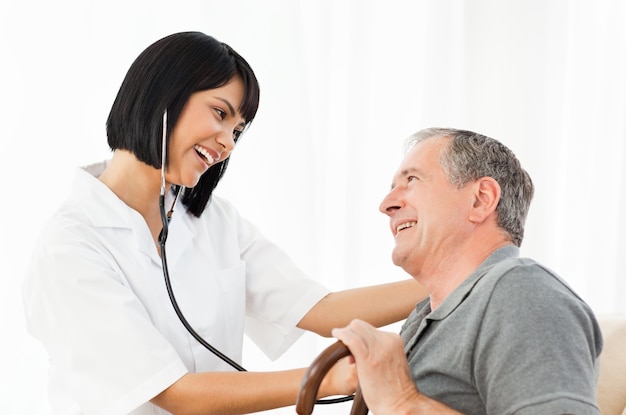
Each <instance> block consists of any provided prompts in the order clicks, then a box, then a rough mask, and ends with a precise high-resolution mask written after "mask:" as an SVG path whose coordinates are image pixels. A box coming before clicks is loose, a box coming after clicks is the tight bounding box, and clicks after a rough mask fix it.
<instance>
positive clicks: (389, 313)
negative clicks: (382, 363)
mask: <svg viewBox="0 0 626 415" xmlns="http://www.w3.org/2000/svg"><path fill="white" fill-rule="evenodd" d="M427 295H428V293H427V292H426V289H425V288H424V287H423V286H422V285H420V284H419V283H418V282H417V281H415V280H414V279H409V280H406V281H399V282H393V283H388V284H381V285H373V286H369V287H362V288H353V289H350V290H344V291H338V292H333V293H330V294H328V295H327V296H326V297H324V298H323V299H322V300H320V301H319V302H318V303H317V304H316V305H315V306H314V307H313V308H312V309H311V310H310V311H309V312H308V313H307V314H306V315H305V316H304V317H303V318H302V320H300V322H299V323H298V327H300V328H301V329H304V330H309V331H312V332H315V333H317V334H319V335H321V336H325V337H330V335H331V334H330V331H331V330H332V329H333V328H335V327H344V326H347V325H348V323H350V321H352V320H353V319H355V318H358V319H360V320H364V321H367V322H368V323H370V324H371V325H373V326H375V327H382V326H386V325H388V324H391V323H395V322H397V321H400V320H403V319H405V318H407V316H408V315H409V313H410V312H411V311H413V309H414V308H415V305H416V304H417V303H418V302H419V301H421V300H422V299H424V298H425V297H426V296H427Z"/></svg>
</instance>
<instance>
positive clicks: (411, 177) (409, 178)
mask: <svg viewBox="0 0 626 415" xmlns="http://www.w3.org/2000/svg"><path fill="white" fill-rule="evenodd" d="M413 180H417V177H415V176H409V177H407V179H406V181H407V182H412V181H413Z"/></svg>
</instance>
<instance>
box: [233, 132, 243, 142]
mask: <svg viewBox="0 0 626 415" xmlns="http://www.w3.org/2000/svg"><path fill="white" fill-rule="evenodd" d="M241 134H243V130H235V131H233V138H234V139H235V141H237V140H238V139H239V137H241Z"/></svg>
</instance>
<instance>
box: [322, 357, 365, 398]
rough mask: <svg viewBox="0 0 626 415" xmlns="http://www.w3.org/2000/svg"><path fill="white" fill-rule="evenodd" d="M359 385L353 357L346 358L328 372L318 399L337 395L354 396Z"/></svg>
mask: <svg viewBox="0 0 626 415" xmlns="http://www.w3.org/2000/svg"><path fill="white" fill-rule="evenodd" d="M357 383H358V379H357V373H356V366H355V364H354V359H353V358H352V356H348V357H344V358H343V359H340V360H338V361H337V363H336V364H335V365H334V366H333V367H332V368H331V369H330V370H329V371H328V373H327V374H326V376H324V379H323V380H322V383H321V384H320V388H319V390H318V394H317V398H318V399H319V398H323V397H326V396H335V395H352V394H353V393H354V391H355V390H356V385H357Z"/></svg>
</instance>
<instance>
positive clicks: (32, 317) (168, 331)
mask: <svg viewBox="0 0 626 415" xmlns="http://www.w3.org/2000/svg"><path fill="white" fill-rule="evenodd" d="M258 101H259V85H258V83H257V80H256V77H255V75H254V73H253V71H252V69H251V68H250V67H249V65H248V64H247V62H246V61H245V60H244V59H243V58H242V57H241V56H240V55H238V54H237V53H236V52H235V51H234V50H233V49H231V48H230V47H229V46H227V45H226V44H224V43H221V42H219V41H217V40H216V39H214V38H212V37H210V36H207V35H205V34H202V33H197V32H184V33H177V34H173V35H170V36H167V37H165V38H163V39H161V40H159V41H157V42H155V43H154V44H152V45H151V46H149V47H148V48H147V49H146V50H145V51H144V52H142V53H141V54H140V55H139V56H138V57H137V59H136V60H135V62H134V63H133V64H132V65H131V67H130V69H129V71H128V73H127V75H126V77H125V79H124V81H123V83H122V85H121V87H120V90H119V92H118V95H117V97H116V99H115V102H114V103H113V106H112V109H111V112H110V114H109V117H108V120H107V137H108V143H109V146H110V147H111V149H112V150H113V156H112V158H111V159H110V161H108V162H104V163H102V164H99V165H94V166H89V167H87V168H83V169H78V170H77V172H76V177H75V181H74V184H73V188H72V191H71V194H70V196H69V198H68V200H67V202H66V203H65V204H64V205H63V206H62V207H61V208H60V210H59V211H57V212H56V214H55V215H54V216H53V217H52V219H51V221H50V223H49V224H48V225H47V227H46V228H45V229H44V230H43V232H42V235H41V238H40V241H39V243H38V245H37V247H36V249H35V252H34V255H33V259H32V264H31V266H30V268H29V272H28V274H27V278H26V280H25V284H24V302H25V310H26V319H27V325H28V329H29V331H30V333H32V335H33V336H35V337H36V338H38V339H39V340H40V341H41V342H42V343H43V345H44V346H45V348H46V350H47V351H48V353H49V356H50V363H51V370H50V391H49V396H50V404H51V411H52V413H53V414H63V415H66V414H67V415H69V414H72V415H76V414H133V415H139V414H167V413H176V414H186V413H194V414H201V413H207V414H208V413H221V414H241V413H249V412H256V411H261V410H266V409H271V408H277V407H281V406H287V405H293V404H294V403H295V400H296V395H297V391H298V387H299V385H300V381H301V379H302V376H303V374H304V369H302V368H301V369H293V370H285V371H279V372H262V373H251V372H238V371H235V370H233V369H232V368H231V367H230V366H229V365H227V364H226V363H224V362H223V361H222V360H220V359H219V358H218V357H216V356H215V355H214V354H213V353H211V352H210V351H208V350H207V349H206V348H204V347H203V346H202V345H201V344H200V343H198V342H197V341H196V340H195V339H194V338H193V337H192V336H191V335H190V334H189V333H188V332H187V331H186V330H185V328H184V327H183V325H182V324H181V322H180V321H179V319H178V317H177V315H176V313H175V311H174V310H173V307H172V306H171V304H170V300H169V298H168V293H167V290H166V288H165V284H164V283H163V268H162V264H161V252H160V246H159V239H158V238H159V233H160V232H161V229H162V222H161V216H160V210H159V196H160V191H161V167H162V162H161V157H162V144H161V140H162V136H163V128H164V127H165V134H166V143H167V146H166V158H165V160H166V161H165V166H164V172H165V173H164V178H165V188H166V190H167V194H166V206H167V207H168V209H169V207H170V206H172V207H173V208H174V214H173V215H172V218H171V222H170V223H169V232H168V240H167V248H168V249H167V260H168V265H169V272H170V275H171V284H172V288H173V291H174V293H175V294H176V298H177V300H178V304H179V305H180V308H181V311H182V312H183V314H184V315H185V316H186V318H187V320H188V321H189V324H190V325H191V326H192V327H193V328H194V329H195V330H196V331H197V332H198V333H199V334H200V336H202V337H203V338H204V339H205V340H206V341H207V342H209V343H210V344H211V345H213V346H214V347H215V348H217V349H218V350H220V351H221V352H222V353H224V354H225V355H227V356H229V357H230V358H232V359H233V360H235V361H237V362H240V361H241V357H242V356H241V354H242V344H243V336H244V332H245V333H246V334H247V335H248V336H249V337H250V338H251V339H252V340H253V341H254V342H255V343H256V344H257V345H258V346H259V347H260V348H261V349H262V350H263V351H264V352H265V353H266V354H267V355H268V356H269V357H270V358H276V357H278V356H279V355H280V354H282V353H283V352H284V351H285V350H286V349H287V348H288V347H289V346H290V345H292V344H293V343H294V341H295V340H296V339H297V338H298V337H299V336H300V334H301V333H302V332H303V331H302V330H308V331H311V332H315V333H318V334H320V335H322V336H330V333H331V330H332V329H333V328H334V327H342V326H345V325H347V324H348V323H349V322H350V321H351V320H352V319H353V318H356V317H358V318H360V319H363V320H366V321H368V322H369V323H371V324H372V325H374V326H382V325H387V324H390V323H392V322H395V321H399V320H402V319H404V318H406V317H407V315H408V314H409V312H410V311H411V310H412V309H413V307H414V305H415V304H416V302H417V301H419V300H420V299H421V298H423V297H424V296H425V295H426V293H425V292H424V291H423V289H422V288H421V287H420V286H419V285H417V283H416V282H415V281H414V280H412V279H410V280H406V281H401V282H395V283H390V284H383V285H378V286H373V287H364V288H358V289H351V290H346V291H341V292H329V290H327V289H326V288H325V287H323V286H321V285H320V284H318V283H317V282H315V281H313V280H312V279H310V278H309V277H308V276H306V275H305V274H303V272H302V271H301V270H299V269H298V268H297V267H296V266H295V265H294V264H293V263H292V261H291V260H290V259H289V258H288V257H287V255H286V254H285V253H284V252H283V251H281V249H280V248H279V247H277V246H276V245H274V244H273V243H272V242H270V241H269V240H267V239H266V238H265V237H264V236H263V235H261V234H260V233H259V231H258V230H257V229H256V228H255V227H254V226H253V225H252V224H251V223H249V222H248V221H246V220H245V219H244V218H242V217H241V216H240V215H239V214H238V213H237V210H236V209H235V208H234V207H233V206H232V205H231V204H230V203H228V202H227V201H226V200H224V199H222V198H220V197H218V196H217V195H215V194H214V193H213V190H214V189H215V187H216V185H217V184H218V182H219V181H220V178H221V177H222V175H223V174H224V172H225V171H226V167H227V164H228V157H229V155H230V153H231V152H232V151H233V149H234V147H235V144H236V142H237V139H238V138H239V137H240V135H241V134H242V133H243V132H244V131H245V129H246V128H247V127H248V126H249V125H250V123H251V122H252V120H253V119H254V116H255V114H256V111H257V106H258ZM164 113H167V122H166V123H165V122H164V116H163V115H164ZM178 190H182V191H181V195H180V197H179V198H176V197H175V194H176V193H177V191H178ZM346 379H347V380H348V382H347V383H346ZM355 382H356V379H355V372H354V370H353V367H352V365H350V364H348V362H344V364H343V365H338V366H337V367H336V368H334V369H333V370H332V371H331V373H330V374H329V375H328V376H327V379H326V380H325V381H324V382H323V384H322V387H321V389H320V396H330V395H340V394H349V393H351V392H352V391H353V389H354V386H355ZM346 384H347V385H348V386H344V385H346ZM337 385H339V386H337Z"/></svg>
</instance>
